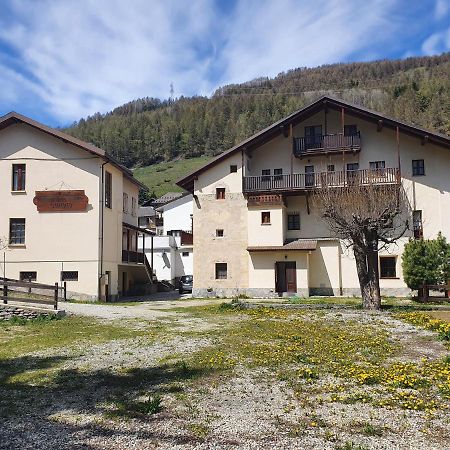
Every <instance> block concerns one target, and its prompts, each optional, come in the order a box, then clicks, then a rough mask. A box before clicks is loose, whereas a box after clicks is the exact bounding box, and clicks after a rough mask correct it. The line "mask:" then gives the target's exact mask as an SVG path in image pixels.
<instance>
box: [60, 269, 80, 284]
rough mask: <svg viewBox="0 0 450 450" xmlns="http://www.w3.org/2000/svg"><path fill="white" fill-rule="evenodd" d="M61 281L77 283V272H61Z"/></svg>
mask: <svg viewBox="0 0 450 450" xmlns="http://www.w3.org/2000/svg"><path fill="white" fill-rule="evenodd" d="M61 281H78V271H76V270H63V271H62V272H61Z"/></svg>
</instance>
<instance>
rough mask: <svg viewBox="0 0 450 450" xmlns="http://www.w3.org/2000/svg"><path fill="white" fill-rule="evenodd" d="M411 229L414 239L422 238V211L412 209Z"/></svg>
mask: <svg viewBox="0 0 450 450" xmlns="http://www.w3.org/2000/svg"><path fill="white" fill-rule="evenodd" d="M413 231H414V239H422V238H423V224H422V211H421V210H416V211H413Z"/></svg>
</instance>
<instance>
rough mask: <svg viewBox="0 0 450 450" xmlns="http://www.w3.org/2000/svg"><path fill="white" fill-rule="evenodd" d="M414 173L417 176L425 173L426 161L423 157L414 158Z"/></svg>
mask: <svg viewBox="0 0 450 450" xmlns="http://www.w3.org/2000/svg"><path fill="white" fill-rule="evenodd" d="M412 174H413V176H415V177H417V176H420V175H425V161H424V160H423V159H413V160H412Z"/></svg>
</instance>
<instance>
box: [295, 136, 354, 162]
mask: <svg viewBox="0 0 450 450" xmlns="http://www.w3.org/2000/svg"><path fill="white" fill-rule="evenodd" d="M360 150H361V134H360V132H359V131H358V133H356V134H354V135H352V136H345V135H343V134H325V135H322V136H307V137H299V138H294V142H293V151H294V156H296V157H297V158H301V157H303V156H314V155H324V154H326V155H327V154H332V153H342V152H344V153H356V152H359V151H360Z"/></svg>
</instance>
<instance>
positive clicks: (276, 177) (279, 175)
mask: <svg viewBox="0 0 450 450" xmlns="http://www.w3.org/2000/svg"><path fill="white" fill-rule="evenodd" d="M273 175H274V177H273V179H274V180H276V181H281V180H282V179H283V169H273Z"/></svg>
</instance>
